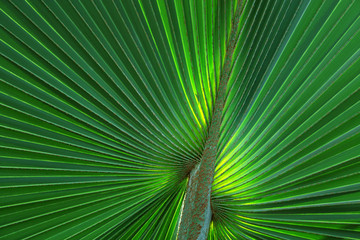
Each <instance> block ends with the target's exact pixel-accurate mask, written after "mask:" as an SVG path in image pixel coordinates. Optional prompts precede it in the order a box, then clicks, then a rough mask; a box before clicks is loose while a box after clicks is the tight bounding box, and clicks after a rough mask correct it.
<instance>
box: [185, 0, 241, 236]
mask: <svg viewBox="0 0 360 240" xmlns="http://www.w3.org/2000/svg"><path fill="white" fill-rule="evenodd" d="M242 9H243V8H242V2H241V1H240V2H238V3H237V6H236V10H235V13H234V16H233V17H232V21H231V32H230V38H229V42H228V43H227V47H226V53H225V63H224V67H223V69H222V71H221V77H220V81H219V87H218V90H217V93H216V97H215V104H214V109H213V113H212V118H211V122H210V126H209V129H208V134H207V139H206V143H205V146H204V151H203V154H202V157H201V160H200V163H198V165H196V166H194V168H193V169H192V170H191V172H190V176H189V180H188V186H187V191H186V197H185V199H184V203H183V210H182V213H181V219H180V225H179V232H178V239H207V235H208V232H209V227H210V222H211V218H212V212H211V190H212V182H213V178H214V171H215V162H216V156H217V146H218V142H219V138H220V126H221V120H222V114H223V109H224V105H225V97H226V90H227V85H228V81H229V77H230V74H231V65H232V58H233V54H234V50H235V48H236V44H237V40H238V31H237V30H238V25H239V21H240V16H241V11H242Z"/></svg>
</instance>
